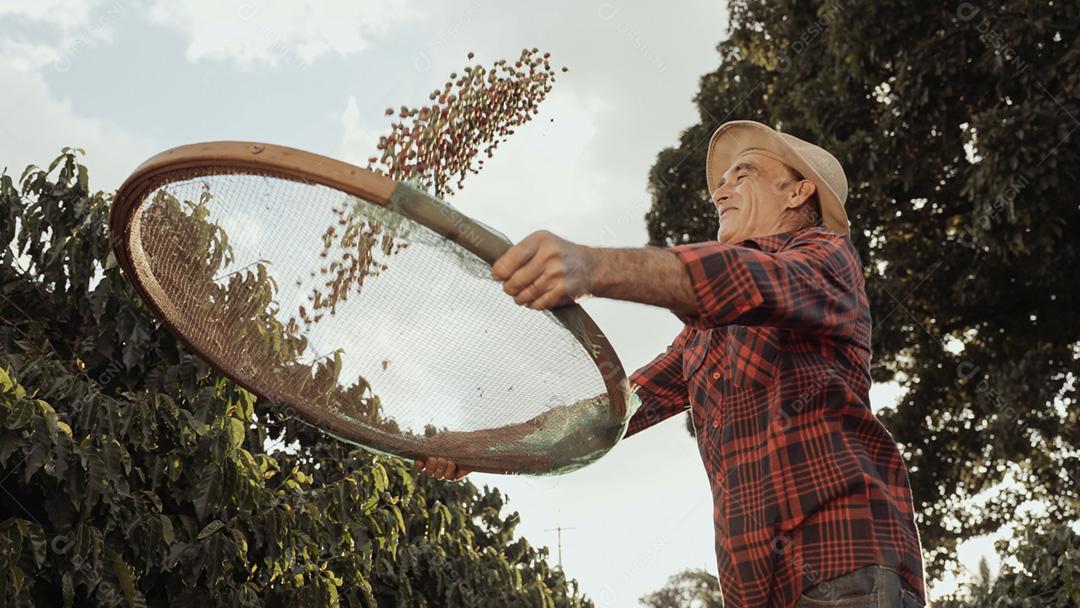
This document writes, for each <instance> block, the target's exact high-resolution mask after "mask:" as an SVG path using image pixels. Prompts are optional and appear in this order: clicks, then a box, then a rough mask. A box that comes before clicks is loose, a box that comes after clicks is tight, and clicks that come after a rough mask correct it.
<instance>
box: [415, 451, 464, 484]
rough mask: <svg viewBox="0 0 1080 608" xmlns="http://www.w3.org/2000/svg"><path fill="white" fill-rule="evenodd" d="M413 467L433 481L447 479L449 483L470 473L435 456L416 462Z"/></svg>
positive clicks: (451, 462)
mask: <svg viewBox="0 0 1080 608" xmlns="http://www.w3.org/2000/svg"><path fill="white" fill-rule="evenodd" d="M413 466H415V467H416V468H417V469H419V470H421V471H423V472H424V473H427V474H428V475H430V476H432V477H434V478H435V479H449V480H450V481H457V480H459V479H461V478H462V477H465V476H466V475H468V474H469V473H471V472H472V470H471V469H469V468H466V467H459V466H458V465H457V464H456V463H454V462H453V461H451V460H447V459H445V458H439V457H437V456H432V457H430V458H427V459H425V460H417V461H415V462H414V463H413Z"/></svg>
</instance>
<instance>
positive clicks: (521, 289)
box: [491, 230, 593, 310]
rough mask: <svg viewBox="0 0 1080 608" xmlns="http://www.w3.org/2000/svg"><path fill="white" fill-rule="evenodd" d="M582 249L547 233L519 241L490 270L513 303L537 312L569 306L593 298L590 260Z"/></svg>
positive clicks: (588, 255)
mask: <svg viewBox="0 0 1080 608" xmlns="http://www.w3.org/2000/svg"><path fill="white" fill-rule="evenodd" d="M590 253H591V251H590V249H589V248H588V247H585V246H584V245H578V244H576V243H571V242H570V241H567V240H565V239H562V238H559V237H557V236H555V235H554V234H552V233H550V232H548V231H547V230H540V231H537V232H534V233H532V234H530V235H529V236H527V237H525V238H523V239H521V241H520V242H518V244H516V245H514V246H513V247H511V248H510V249H508V250H506V253H504V254H503V255H502V257H500V258H499V259H498V260H496V261H495V264H494V265H492V268H491V276H492V277H494V278H496V279H498V280H500V281H503V291H505V292H506V293H508V294H510V295H512V296H514V301H515V302H517V303H518V304H521V305H522V306H528V307H529V308H533V309H536V310H542V309H545V308H554V307H556V306H564V305H566V304H572V303H574V302H576V301H577V300H579V299H581V298H583V297H585V296H588V295H591V294H592V285H591V284H590V282H591V280H592V271H593V259H592V255H590Z"/></svg>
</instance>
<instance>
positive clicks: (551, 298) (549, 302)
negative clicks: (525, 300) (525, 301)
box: [528, 285, 571, 310]
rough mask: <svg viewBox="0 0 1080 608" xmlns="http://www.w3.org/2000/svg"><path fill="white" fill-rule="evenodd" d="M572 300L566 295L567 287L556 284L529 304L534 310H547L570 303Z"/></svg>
mask: <svg viewBox="0 0 1080 608" xmlns="http://www.w3.org/2000/svg"><path fill="white" fill-rule="evenodd" d="M570 302H571V300H570V299H569V298H568V297H567V295H566V289H564V288H563V287H562V286H561V285H555V286H553V287H552V288H551V289H549V290H547V291H546V292H544V293H543V294H541V295H540V297H538V298H536V299H535V300H533V301H532V302H531V303H530V304H529V305H528V306H529V308H532V309H534V310H546V309H548V308H555V307H556V306H562V305H564V304H569V303H570Z"/></svg>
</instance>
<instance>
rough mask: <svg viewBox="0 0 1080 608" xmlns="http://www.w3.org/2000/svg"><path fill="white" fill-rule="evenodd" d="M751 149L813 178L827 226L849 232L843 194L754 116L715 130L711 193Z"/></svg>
mask: <svg viewBox="0 0 1080 608" xmlns="http://www.w3.org/2000/svg"><path fill="white" fill-rule="evenodd" d="M748 152H757V153H760V154H764V155H766V156H770V157H771V158H773V159H775V160H777V161H779V162H782V163H784V164H785V165H787V166H789V167H791V168H793V169H795V170H796V171H798V172H799V173H800V174H801V175H802V176H803V177H805V178H806V179H808V180H810V181H812V182H814V185H815V186H816V187H817V191H818V198H819V200H820V201H821V215H822V221H823V223H824V224H825V227H826V228H828V229H829V230H832V231H833V232H838V233H840V234H849V232H850V223H849V221H848V216H847V211H845V209H844V203H843V201H842V200H841V198H840V196H839V195H838V194H837V193H836V191H835V190H833V189H832V187H830V186H829V182H828V181H827V180H825V179H824V178H823V177H822V176H821V174H820V173H818V171H817V169H815V168H814V167H813V165H811V164H810V163H808V162H807V161H806V160H805V159H803V157H802V156H801V155H800V154H799V153H798V152H796V151H795V149H794V148H792V147H791V145H790V144H788V142H787V141H785V140H784V138H783V136H782V135H781V134H780V133H777V132H776V131H774V130H773V129H770V128H769V127H767V126H766V125H763V124H761V123H759V122H755V121H752V120H733V121H730V122H727V123H724V124H723V125H721V126H720V128H718V129H717V130H716V132H715V133H713V136H712V139H711V140H710V141H709V151H708V154H707V155H706V161H705V178H706V181H707V182H708V185H709V193H710V194H712V193H713V192H715V191H716V188H717V183H719V181H720V178H721V177H722V176H723V175H724V172H725V171H727V170H728V168H729V167H731V165H732V164H733V163H734V162H735V160H736V159H737V158H739V157H740V156H742V155H743V154H746V153H748Z"/></svg>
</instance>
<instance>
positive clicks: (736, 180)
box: [735, 173, 746, 184]
mask: <svg viewBox="0 0 1080 608" xmlns="http://www.w3.org/2000/svg"><path fill="white" fill-rule="evenodd" d="M744 177H746V174H745V173H743V174H742V175H740V176H739V177H736V178H735V183H736V184H737V183H739V182H741V181H742V178H744Z"/></svg>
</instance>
